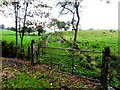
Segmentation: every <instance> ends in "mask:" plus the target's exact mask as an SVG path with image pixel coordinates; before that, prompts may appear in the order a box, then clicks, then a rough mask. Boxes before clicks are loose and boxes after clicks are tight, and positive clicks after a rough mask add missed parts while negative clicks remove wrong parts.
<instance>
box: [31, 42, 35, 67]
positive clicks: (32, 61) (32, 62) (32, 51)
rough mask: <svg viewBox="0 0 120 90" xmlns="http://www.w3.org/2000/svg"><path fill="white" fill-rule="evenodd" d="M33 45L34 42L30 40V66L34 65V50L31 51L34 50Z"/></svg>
mask: <svg viewBox="0 0 120 90" xmlns="http://www.w3.org/2000/svg"><path fill="white" fill-rule="evenodd" d="M34 43H35V41H34V40H32V41H31V55H32V59H31V64H32V65H33V64H34V50H33V49H34V48H33V46H34Z"/></svg>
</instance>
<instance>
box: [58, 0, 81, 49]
mask: <svg viewBox="0 0 120 90" xmlns="http://www.w3.org/2000/svg"><path fill="white" fill-rule="evenodd" d="M82 1H83V0H80V1H78V0H75V1H70V0H68V1H65V2H59V3H58V4H57V5H60V6H61V7H62V10H61V12H60V14H62V15H63V14H68V13H72V20H71V24H72V29H73V30H74V31H75V33H74V41H73V45H74V47H76V46H77V45H76V41H77V31H78V26H79V22H80V15H79V7H80V4H81V2H82ZM66 10H67V11H66ZM75 15H76V16H75ZM75 17H77V19H76V20H75Z"/></svg>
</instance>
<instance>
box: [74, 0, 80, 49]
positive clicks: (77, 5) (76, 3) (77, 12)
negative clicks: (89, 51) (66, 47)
mask: <svg viewBox="0 0 120 90" xmlns="http://www.w3.org/2000/svg"><path fill="white" fill-rule="evenodd" d="M78 7H79V2H75V9H76V15H77V23H76V26H75V34H74V47H76V46H77V45H76V41H77V31H78V25H79V22H80V16H79V11H78ZM73 19H74V17H73Z"/></svg>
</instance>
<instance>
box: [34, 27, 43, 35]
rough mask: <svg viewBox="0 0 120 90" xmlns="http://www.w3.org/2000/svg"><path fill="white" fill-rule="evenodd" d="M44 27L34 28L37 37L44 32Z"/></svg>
mask: <svg viewBox="0 0 120 90" xmlns="http://www.w3.org/2000/svg"><path fill="white" fill-rule="evenodd" d="M43 28H44V27H43V26H42V25H38V26H36V29H37V31H38V36H40V35H41V34H42V33H43V32H44V29H43Z"/></svg>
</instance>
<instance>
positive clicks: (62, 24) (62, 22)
mask: <svg viewBox="0 0 120 90" xmlns="http://www.w3.org/2000/svg"><path fill="white" fill-rule="evenodd" d="M65 25H66V24H65V22H64V21H59V22H57V27H58V29H59V30H62V29H63V28H64V30H65Z"/></svg>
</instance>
